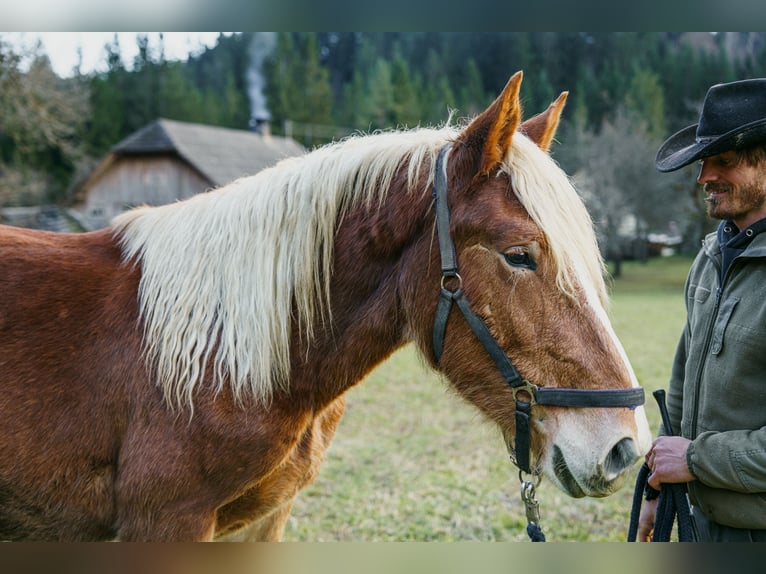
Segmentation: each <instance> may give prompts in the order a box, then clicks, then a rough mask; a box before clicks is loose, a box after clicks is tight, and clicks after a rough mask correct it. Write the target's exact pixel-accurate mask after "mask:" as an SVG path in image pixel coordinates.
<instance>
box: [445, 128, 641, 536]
mask: <svg viewBox="0 0 766 574" xmlns="http://www.w3.org/2000/svg"><path fill="white" fill-rule="evenodd" d="M451 147H452V144H449V143H448V144H446V145H445V146H444V147H443V148H442V149H441V150H440V151H439V154H438V156H437V158H436V166H435V173H434V189H433V199H434V210H435V212H436V232H437V238H438V241H439V253H440V257H441V271H442V278H441V290H440V293H439V302H438V305H437V307H436V317H435V318H434V331H433V341H432V344H433V352H434V358H435V360H436V364H439V363H440V362H441V358H442V353H443V352H444V339H445V335H446V331H447V320H448V318H449V315H450V312H451V311H452V306H453V304H457V307H458V309H460V312H461V313H462V314H463V317H465V320H466V322H467V323H468V325H469V326H470V327H471V330H472V331H473V333H474V335H475V336H476V338H477V339H478V340H479V342H480V343H481V344H482V345H483V346H484V348H485V349H486V351H487V354H489V356H490V358H491V359H492V361H493V362H494V363H495V365H497V368H498V369H499V371H500V373H501V374H502V376H503V379H504V380H505V382H506V383H507V384H508V386H509V387H510V388H511V390H512V391H513V399H514V402H515V407H516V408H515V423H516V437H515V439H514V448H513V450H514V453H513V454H512V455H511V460H512V461H513V462H514V463H515V464H516V466H518V467H519V469H520V470H521V472H520V473H519V477H520V479H521V486H522V495H521V498H522V501H523V502H524V506H525V509H526V513H527V519H528V522H529V524H528V526H527V532H528V534H529V536H530V538H531V539H532V540H533V541H535V542H538V541H539V542H542V541H545V535H543V533H542V530H540V527H539V511H538V503H537V501H536V500H535V487H536V484H534V483H532V482H531V481H526V480H524V479H523V477H522V473H527V474H530V475H532V476H534V477H537V479H538V480H537V484H539V478H540V475H539V473H537V472H535V473H532V472H531V471H530V436H531V424H530V421H531V414H532V406H534V405H536V404H540V405H552V406H560V407H607V408H608V407H627V408H636V407H638V406H640V405H642V404H644V389H642V388H640V387H638V388H631V389H604V390H595V389H549V388H544V387H539V386H537V385H533V384H532V383H530V382H529V381H527V380H526V379H524V378H522V376H521V375H520V374H519V372H518V370H516V367H515V366H514V365H513V363H512V362H511V359H510V358H509V357H508V355H506V354H505V351H504V350H503V349H502V347H500V344H499V343H498V342H497V341H496V340H495V338H494V337H493V336H492V333H491V332H490V330H489V328H488V327H487V325H486V323H485V322H484V320H483V319H482V318H481V317H480V316H479V315H477V314H476V313H474V311H473V309H471V305H470V304H469V303H468V299H466V297H465V293H464V292H463V278H462V277H461V276H460V274H459V273H458V265H457V255H456V252H455V244H454V243H453V242H452V236H451V234H450V211H449V206H448V205H447V157H448V156H449V152H450V149H451Z"/></svg>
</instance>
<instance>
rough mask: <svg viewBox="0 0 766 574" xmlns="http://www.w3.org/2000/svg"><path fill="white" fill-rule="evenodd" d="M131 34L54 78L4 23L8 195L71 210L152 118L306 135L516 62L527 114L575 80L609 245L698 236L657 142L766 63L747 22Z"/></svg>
mask: <svg viewBox="0 0 766 574" xmlns="http://www.w3.org/2000/svg"><path fill="white" fill-rule="evenodd" d="M137 43H138V46H137V47H138V56H137V57H136V58H135V59H134V61H131V62H125V61H123V60H122V58H121V56H120V53H121V51H120V46H119V44H118V40H117V37H116V36H115V40H114V41H113V42H111V43H109V44H107V45H105V46H104V52H105V55H106V62H107V65H106V69H105V70H102V71H99V72H93V73H88V74H84V73H81V72H80V71H78V70H77V69H75V70H74V71H73V74H72V75H71V77H66V78H61V77H58V76H57V75H56V74H55V73H54V72H53V71H52V69H51V66H50V62H49V61H48V58H47V56H46V54H44V53H43V52H40V51H37V52H36V53H33V54H23V53H18V52H16V51H14V49H13V48H12V47H11V46H10V45H9V44H8V43H5V42H3V38H2V33H0V206H13V205H37V204H49V203H50V204H58V205H66V203H67V202H68V201H69V200H70V196H71V190H72V187H73V184H74V183H75V182H76V181H78V179H79V178H82V177H83V176H84V175H85V174H87V173H88V172H89V170H91V169H92V168H93V166H94V165H95V163H96V162H97V161H98V159H99V158H100V157H102V156H103V154H105V153H106V152H107V151H108V150H109V149H110V148H111V147H112V146H113V145H115V144H116V143H117V142H119V141H120V140H121V139H123V138H124V137H125V136H127V135H128V134H130V133H132V132H133V131H135V130H137V129H139V128H141V127H143V126H144V125H145V124H147V123H149V122H151V121H154V120H155V119H157V118H159V117H164V118H168V119H175V120H180V121H189V122H198V123H206V124H213V125H220V126H227V127H232V128H239V129H248V127H249V126H250V124H251V121H252V120H253V118H255V117H258V118H261V119H268V120H269V121H270V126H271V132H272V133H274V134H280V135H288V136H291V137H293V138H295V139H296V140H297V141H299V142H300V143H302V144H303V145H305V146H306V147H308V148H311V147H313V146H317V145H321V144H323V143H326V142H328V141H331V140H333V139H338V138H342V137H345V136H346V135H348V134H351V133H354V132H359V131H361V132H369V131H374V130H385V129H397V128H404V127H415V126H418V125H440V124H443V123H444V122H445V121H447V120H448V118H451V120H450V121H452V122H456V123H459V122H461V121H464V120H465V119H466V118H470V117H471V116H473V115H475V114H476V113H477V112H479V111H480V110H482V109H484V108H485V107H486V106H487V105H488V104H489V103H490V102H491V101H492V99H493V98H494V97H495V96H496V95H497V94H498V93H499V92H500V90H501V89H502V87H503V85H504V84H505V82H506V81H507V80H508V78H509V77H510V76H511V75H512V74H513V73H514V72H516V71H517V70H523V71H524V74H525V80H524V84H523V86H522V97H523V101H524V107H525V112H526V114H527V115H532V114H534V113H537V112H539V111H542V110H543V109H545V107H547V105H548V104H549V103H550V102H551V101H552V100H553V99H555V97H556V96H557V95H558V94H559V93H560V92H562V91H568V92H569V99H568V103H567V108H566V110H565V112H564V118H563V120H562V126H561V128H560V130H559V134H558V136H557V142H558V143H557V144H556V145H555V146H554V147H553V149H552V153H553V154H554V157H555V158H556V160H557V161H558V162H559V163H560V164H561V165H562V167H563V168H564V169H565V170H566V171H567V173H569V174H570V175H571V177H572V178H573V180H574V181H575V184H576V186H577V188H578V190H579V191H580V192H581V194H582V195H583V197H584V198H585V200H586V202H587V203H588V206H589V209H590V210H591V212H592V214H593V217H594V220H595V222H596V225H597V227H598V229H599V232H600V234H601V237H602V239H603V240H604V244H605V245H609V246H611V247H613V246H616V245H618V244H619V245H622V244H624V243H625V241H630V240H631V239H632V238H641V237H646V235H647V234H649V233H665V232H667V231H668V229H669V228H672V229H673V230H676V231H677V232H678V233H679V234H680V235H681V236H682V237H683V239H684V240H685V241H688V242H689V243H690V244H693V245H694V246H695V248H696V245H697V243H698V237H699V236H700V234H702V233H704V231H705V230H706V229H708V228H709V226H710V222H708V221H706V220H705V216H704V211H702V207H701V205H700V200H701V197H700V194H699V193H698V190H697V187H696V183H695V181H694V173H693V171H692V169H691V168H689V169H686V170H682V172H680V173H676V174H657V173H656V171H655V170H654V155H655V153H656V150H657V148H658V147H659V145H660V143H661V142H662V141H663V140H664V139H665V138H666V137H667V136H668V135H670V134H671V133H673V132H675V131H677V130H679V129H681V128H682V127H685V126H686V125H689V124H692V123H694V122H695V121H696V118H697V115H698V112H699V107H700V104H701V102H702V99H703V97H704V95H705V92H706V91H707V89H708V87H710V86H711V85H712V84H715V83H719V82H725V81H731V80H735V79H743V78H748V77H759V76H766V69H764V68H765V67H766V54H765V53H764V52H766V33H755V32H753V33H748V32H736V33H731V32H729V33H715V34H713V33H704V32H694V33H692V32H683V33H672V32H657V33H649V32H625V33H587V32H508V33H448V32H417V33H412V32H400V33H395V32H391V33H372V32H317V33H307V32H291V33H288V32H243V33H235V34H231V35H224V34H221V35H220V36H219V38H218V42H217V44H216V45H215V46H214V47H212V48H209V49H207V50H205V51H204V52H202V53H200V54H198V55H195V56H193V57H190V58H189V59H188V60H186V61H175V60H168V59H166V58H165V56H164V52H163V49H162V44H161V43H160V46H159V47H152V46H150V45H149V42H148V39H147V37H146V36H141V35H139V36H138V37H137ZM24 62H28V63H27V64H24ZM676 231H674V232H676ZM621 249H622V248H621Z"/></svg>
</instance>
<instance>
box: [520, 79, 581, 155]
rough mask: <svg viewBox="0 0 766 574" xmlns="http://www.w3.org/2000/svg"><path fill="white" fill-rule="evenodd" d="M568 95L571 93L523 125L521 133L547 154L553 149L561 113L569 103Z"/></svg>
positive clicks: (563, 93)
mask: <svg viewBox="0 0 766 574" xmlns="http://www.w3.org/2000/svg"><path fill="white" fill-rule="evenodd" d="M568 95H569V92H562V93H561V95H560V96H559V97H558V98H556V101H555V102H553V103H552V104H551V105H550V106H548V109H547V110H545V111H544V112H542V113H540V114H537V115H536V116H534V117H531V118H529V119H528V120H526V121H525V122H524V123H522V124H521V131H522V132H524V133H525V134H526V135H527V136H528V137H529V139H531V140H532V141H533V142H535V143H536V144H537V146H538V147H539V148H540V149H541V150H543V151H544V152H547V151H548V150H549V149H550V147H551V141H553V136H555V135H556V128H558V126H559V120H560V119H561V112H562V110H563V109H564V105H565V104H566V102H567V96H568Z"/></svg>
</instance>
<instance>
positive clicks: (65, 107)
mask: <svg viewBox="0 0 766 574" xmlns="http://www.w3.org/2000/svg"><path fill="white" fill-rule="evenodd" d="M26 60H29V61H30V62H31V63H30V64H29V67H28V69H26V70H24V69H22V63H23V62H25V61H26ZM87 112H88V92H87V89H86V83H85V81H84V80H82V79H79V78H70V79H66V80H65V79H62V78H59V77H58V76H57V75H56V74H55V73H54V72H53V70H52V69H51V65H50V61H49V60H48V58H47V56H46V55H45V54H43V53H41V52H40V48H39V47H38V48H37V49H36V50H35V51H33V52H31V53H17V52H15V51H14V50H13V49H12V48H11V47H10V46H9V45H7V44H5V43H4V42H3V41H2V38H0V202H2V203H9V202H12V203H19V202H24V203H29V202H34V203H36V202H39V201H42V200H44V199H47V197H46V196H47V195H48V188H49V187H50V185H51V182H52V179H51V176H50V175H49V174H47V173H42V170H44V169H46V168H49V169H50V170H51V171H53V169H54V168H60V166H62V165H64V166H67V165H68V166H71V167H74V166H76V165H77V163H78V162H79V161H80V160H81V156H82V154H81V149H82V145H81V138H80V135H81V133H82V129H83V125H84V122H85V121H86V119H87V116H88V113H87Z"/></svg>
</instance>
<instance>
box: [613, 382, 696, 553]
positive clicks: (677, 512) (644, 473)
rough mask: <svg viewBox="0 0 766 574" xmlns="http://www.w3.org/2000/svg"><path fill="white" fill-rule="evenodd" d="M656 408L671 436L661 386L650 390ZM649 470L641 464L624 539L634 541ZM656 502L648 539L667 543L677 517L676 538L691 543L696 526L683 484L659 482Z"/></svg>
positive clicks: (694, 535) (670, 426)
mask: <svg viewBox="0 0 766 574" xmlns="http://www.w3.org/2000/svg"><path fill="white" fill-rule="evenodd" d="M652 395H653V396H654V398H655V400H656V401H657V404H658V405H659V408H660V414H661V416H662V422H663V425H664V427H665V433H666V434H667V435H669V436H671V435H673V427H672V425H671V424H670V416H669V415H668V409H667V406H666V405H665V391H663V390H662V389H660V390H657V391H654V392H653V393H652ZM651 472H652V471H651V469H650V468H649V467H648V466H647V464H646V463H644V464H642V465H641V468H640V469H639V471H638V476H637V477H636V487H635V490H634V491H633V506H632V507H631V511H630V524H629V526H628V542H635V541H636V535H637V533H638V519H639V516H640V514H641V504H642V502H643V500H644V493H645V492H646V491H647V489H650V491H653V494H656V491H654V489H651V487H648V484H647V483H648V479H649V475H650V474H651ZM659 498H660V500H659V502H658V503H657V514H656V515H655V517H654V531H653V533H652V542H670V534H671V532H672V531H673V523H674V522H675V521H676V518H677V519H678V541H679V542H695V541H697V540H698V539H699V536H698V534H697V525H696V524H695V523H694V517H693V516H692V512H691V504H690V503H689V493H688V492H687V490H686V484H683V483H678V484H663V485H662V486H661V488H660V492H659Z"/></svg>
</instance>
